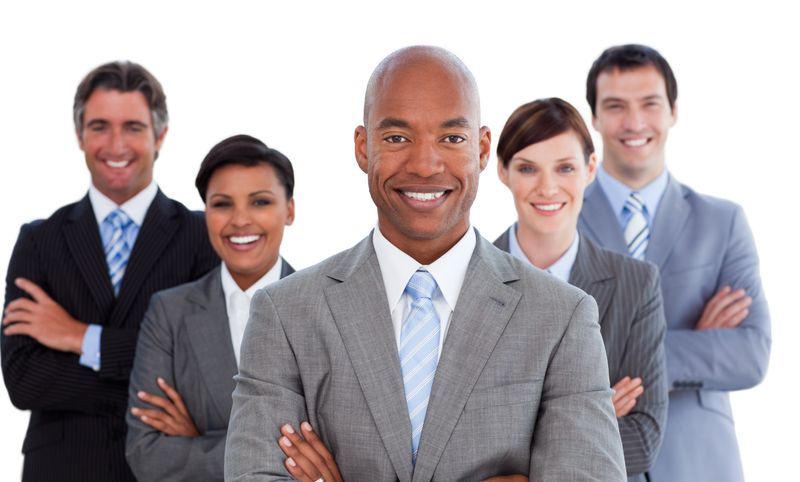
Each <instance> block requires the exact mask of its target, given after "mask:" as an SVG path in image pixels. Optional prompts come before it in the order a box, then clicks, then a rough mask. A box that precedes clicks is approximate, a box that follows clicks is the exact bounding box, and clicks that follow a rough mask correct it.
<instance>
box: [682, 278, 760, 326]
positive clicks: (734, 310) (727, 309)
mask: <svg viewBox="0 0 800 482" xmlns="http://www.w3.org/2000/svg"><path fill="white" fill-rule="evenodd" d="M752 302H753V298H751V297H749V296H747V293H745V292H744V290H743V289H738V290H736V291H733V290H732V289H731V287H730V286H725V287H723V288H722V289H721V290H719V291H718V292H717V294H715V295H714V296H713V297H711V299H710V300H708V302H707V303H706V307H705V308H704V309H703V315H702V316H701V317H700V320H699V321H698V322H697V325H696V326H695V330H713V329H716V328H735V327H737V326H739V323H741V322H742V321H743V320H744V319H745V318H747V315H748V313H749V310H748V309H747V307H749V306H750V304H751V303H752Z"/></svg>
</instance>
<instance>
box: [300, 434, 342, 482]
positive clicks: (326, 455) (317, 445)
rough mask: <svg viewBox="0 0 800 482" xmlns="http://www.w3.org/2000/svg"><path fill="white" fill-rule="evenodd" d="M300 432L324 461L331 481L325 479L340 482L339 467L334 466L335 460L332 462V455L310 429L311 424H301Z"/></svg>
mask: <svg viewBox="0 0 800 482" xmlns="http://www.w3.org/2000/svg"><path fill="white" fill-rule="evenodd" d="M300 430H301V431H302V434H303V437H304V438H305V439H306V441H307V442H308V443H309V444H310V445H311V447H313V448H314V451H316V452H317V453H318V454H319V455H320V457H322V460H324V461H325V465H326V466H327V467H328V471H329V472H330V474H331V476H332V477H333V479H325V480H330V481H331V482H342V476H341V474H340V473H339V466H337V465H336V460H334V458H333V455H331V453H330V451H329V450H328V447H326V446H325V443H323V442H322V440H320V438H319V437H318V436H317V434H316V433H315V432H314V429H313V428H311V424H310V423H308V422H303V423H301V424H300Z"/></svg>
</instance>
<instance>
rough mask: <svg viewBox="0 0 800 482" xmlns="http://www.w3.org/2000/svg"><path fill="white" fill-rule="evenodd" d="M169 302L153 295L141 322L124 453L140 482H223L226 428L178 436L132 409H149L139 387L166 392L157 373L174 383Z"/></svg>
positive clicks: (129, 394) (129, 396) (129, 390)
mask: <svg viewBox="0 0 800 482" xmlns="http://www.w3.org/2000/svg"><path fill="white" fill-rule="evenodd" d="M168 302H169V300H168V299H165V298H163V297H161V296H159V295H155V296H154V297H153V300H152V302H151V304H150V307H149V309H148V310H147V314H146V315H145V318H144V321H143V322H142V327H141V331H140V335H139V342H138V345H137V348H136V358H135V361H134V365H133V372H132V373H131V381H130V387H129V389H128V410H127V412H126V414H125V420H126V422H127V424H128V435H127V440H126V446H125V455H126V458H127V460H128V464H129V465H130V467H131V470H132V471H133V473H134V474H135V475H136V478H137V479H138V480H139V481H142V482H147V481H154V482H156V481H158V482H161V481H164V482H179V481H187V482H188V481H194V480H222V477H223V473H222V463H223V459H224V456H225V435H226V431H225V430H215V431H210V432H206V433H204V434H202V435H200V436H198V437H174V436H169V435H165V434H163V433H161V432H159V431H158V430H156V429H154V428H152V427H150V426H149V425H146V424H145V423H143V422H142V421H141V420H139V419H138V418H137V417H134V416H133V415H132V414H131V413H130V409H131V407H142V408H151V407H150V406H149V405H148V404H146V403H143V402H142V401H141V400H139V397H137V396H136V393H137V392H138V391H139V390H144V391H146V392H148V393H152V394H156V395H162V392H161V389H160V388H159V387H158V385H157V384H156V378H157V377H161V378H163V379H164V380H166V382H167V383H168V384H169V385H170V386H172V387H175V386H176V383H175V378H174V373H175V367H174V364H173V350H172V346H173V339H174V333H173V331H172V330H171V329H170V326H171V325H170V323H169V320H168V319H167V314H166V310H165V309H164V308H165V303H168Z"/></svg>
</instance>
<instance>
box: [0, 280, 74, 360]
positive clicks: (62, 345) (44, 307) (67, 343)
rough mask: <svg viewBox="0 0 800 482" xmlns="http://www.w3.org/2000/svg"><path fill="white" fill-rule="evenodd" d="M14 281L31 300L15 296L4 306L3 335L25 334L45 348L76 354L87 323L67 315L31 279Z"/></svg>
mask: <svg viewBox="0 0 800 482" xmlns="http://www.w3.org/2000/svg"><path fill="white" fill-rule="evenodd" d="M14 284H16V285H17V287H18V288H19V289H21V290H23V291H25V292H27V293H28V294H29V295H31V297H32V298H33V300H29V299H28V298H17V299H16V300H14V301H12V302H11V303H9V304H8V306H6V309H5V313H4V316H3V334H5V335H7V336H8V335H27V336H30V337H31V338H33V339H34V340H36V341H38V342H39V343H41V344H42V345H44V346H46V347H48V348H52V349H54V350H58V351H65V352H71V353H77V354H78V355H80V354H81V346H82V344H83V336H84V334H86V329H87V328H88V327H89V325H87V324H85V323H82V322H80V321H78V320H76V319H75V318H73V317H72V316H70V314H69V313H67V312H66V311H65V310H64V308H62V307H61V305H59V304H58V303H56V302H55V301H53V299H52V298H50V296H48V295H47V293H45V291H44V290H43V289H41V288H40V287H39V286H37V285H36V284H35V283H33V282H32V281H29V280H27V279H25V278H17V279H16V280H14Z"/></svg>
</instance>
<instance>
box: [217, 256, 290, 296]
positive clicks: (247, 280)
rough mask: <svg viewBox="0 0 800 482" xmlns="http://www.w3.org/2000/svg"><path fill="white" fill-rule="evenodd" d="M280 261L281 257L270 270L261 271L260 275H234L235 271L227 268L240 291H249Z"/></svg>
mask: <svg viewBox="0 0 800 482" xmlns="http://www.w3.org/2000/svg"><path fill="white" fill-rule="evenodd" d="M278 260H280V258H279V257H278V258H276V259H275V261H273V262H272V263H270V265H269V268H267V269H266V270H264V271H260V272H258V273H234V272H233V271H231V268H230V266H228V265H225V266H226V267H227V268H228V272H229V273H230V274H231V278H233V281H234V282H236V286H238V287H239V289H240V290H242V291H247V290H248V289H250V287H251V286H253V285H254V284H256V282H257V281H258V280H260V279H261V278H263V277H264V275H266V274H267V273H269V270H271V269H272V268H273V267H274V266H275V263H277V262H278Z"/></svg>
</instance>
